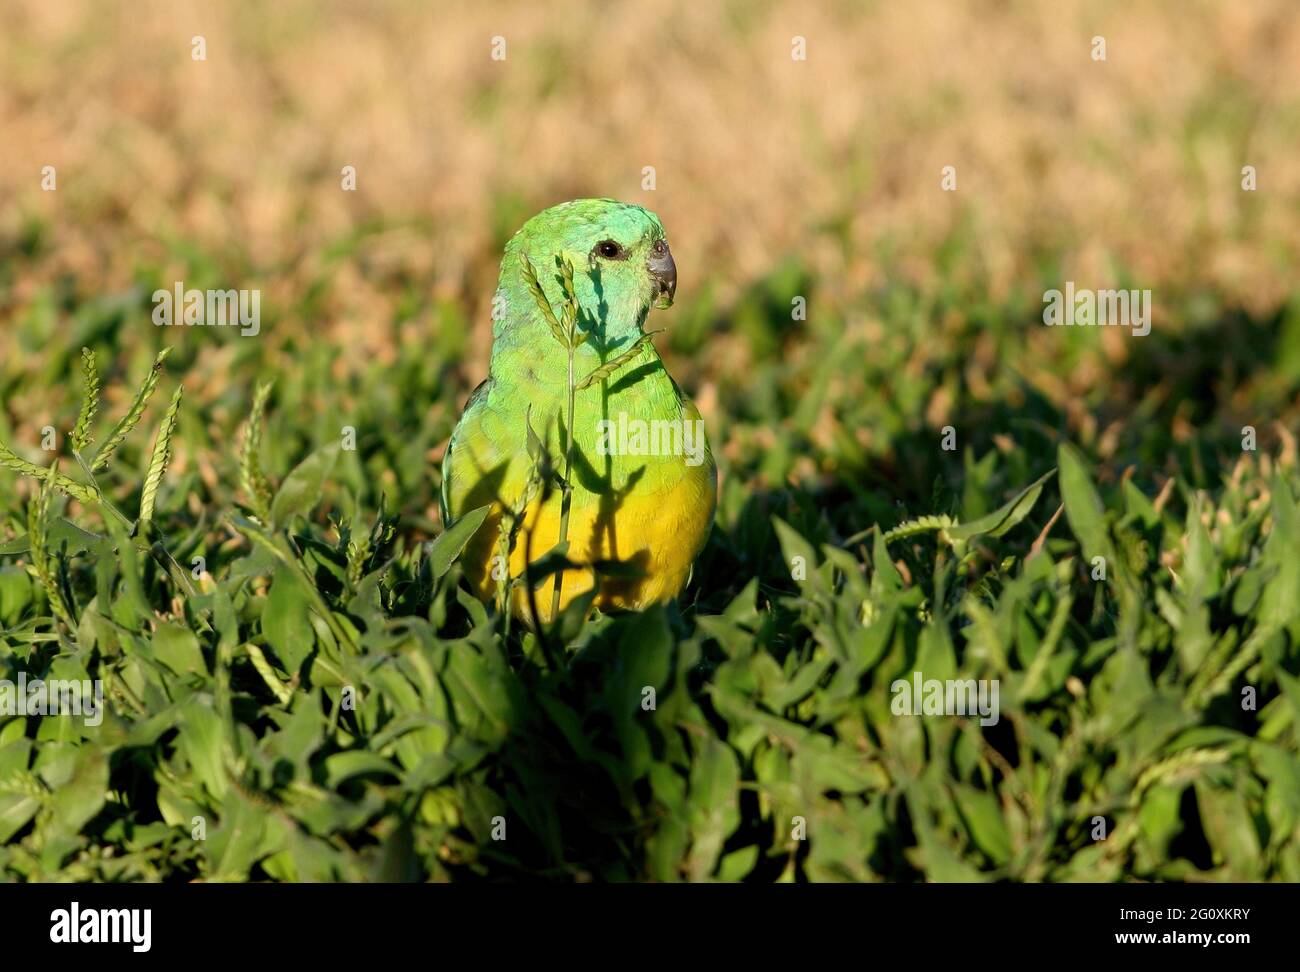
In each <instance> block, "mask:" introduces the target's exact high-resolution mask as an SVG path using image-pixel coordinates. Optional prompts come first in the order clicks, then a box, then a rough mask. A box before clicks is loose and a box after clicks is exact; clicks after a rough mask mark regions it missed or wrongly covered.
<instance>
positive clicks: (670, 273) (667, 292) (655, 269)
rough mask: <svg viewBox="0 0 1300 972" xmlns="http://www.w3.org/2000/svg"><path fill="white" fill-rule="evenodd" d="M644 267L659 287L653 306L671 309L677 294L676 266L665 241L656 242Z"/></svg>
mask: <svg viewBox="0 0 1300 972" xmlns="http://www.w3.org/2000/svg"><path fill="white" fill-rule="evenodd" d="M645 265H646V269H647V270H649V271H650V275H651V276H652V277H654V278H655V283H656V284H658V287H659V290H658V294H657V295H656V298H655V306H656V307H658V308H660V309H663V308H667V307H672V306H673V297H674V296H676V294H677V264H676V263H674V262H673V255H672V253H671V252H670V251H669V249H668V241H667V240H658V241H656V243H655V245H654V248H653V249H652V250H651V251H650V257H649V258H648V259H647V260H646V264H645Z"/></svg>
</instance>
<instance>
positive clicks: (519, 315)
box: [490, 273, 650, 395]
mask: <svg viewBox="0 0 1300 972" xmlns="http://www.w3.org/2000/svg"><path fill="white" fill-rule="evenodd" d="M548 283H549V281H543V282H542V287H543V290H544V292H545V293H546V296H547V298H548V299H549V300H550V303H551V307H552V308H554V312H555V316H556V318H557V319H560V310H561V308H562V307H563V293H562V292H561V291H560V289H559V287H558V285H554V284H551V285H550V286H548ZM574 284H575V288H576V289H577V292H578V306H579V307H580V308H581V314H580V316H579V320H578V327H579V330H580V331H583V332H586V333H587V334H588V335H589V337H588V338H587V340H586V341H585V342H584V343H583V344H582V345H580V346H579V347H578V349H577V350H576V352H575V353H574V365H573V368H574V380H575V381H580V380H581V379H582V378H583V377H584V376H585V375H587V374H588V373H589V372H591V371H593V370H594V369H596V368H599V367H600V366H601V365H602V364H603V363H605V362H606V361H610V360H612V359H614V358H616V357H617V356H618V355H620V354H622V353H623V352H624V351H626V350H628V349H629V348H630V347H631V346H632V345H633V344H634V343H635V342H636V341H637V340H638V339H639V338H640V337H641V335H642V334H643V333H644V332H643V330H642V325H643V324H644V323H645V319H646V315H647V314H648V313H649V310H650V308H649V306H648V305H644V304H641V303H640V302H639V301H637V300H618V299H610V298H609V296H608V295H605V294H602V295H600V297H599V298H598V297H597V295H596V293H595V292H594V290H593V288H592V286H591V284H590V281H589V280H587V279H586V278H585V277H581V276H580V277H576V278H575V280H574ZM552 287H553V288H554V289H555V291H556V292H555V293H552V292H551V290H552ZM490 370H491V372H492V374H494V375H496V374H512V375H522V376H524V377H526V378H527V379H529V380H530V382H534V383H535V384H536V386H538V391H539V393H541V394H543V395H545V394H546V393H547V390H549V389H554V390H555V392H556V393H557V394H561V395H567V393H568V377H569V356H568V353H567V351H566V350H565V347H564V345H563V344H561V342H560V340H559V339H558V338H557V337H556V336H555V335H554V334H553V333H552V331H551V328H550V326H549V325H548V323H547V321H546V318H545V316H544V315H543V313H542V310H541V308H540V307H538V306H537V301H536V298H534V296H533V294H532V292H531V291H530V290H529V288H528V285H527V284H526V283H525V282H524V280H523V274H522V273H518V274H512V275H510V276H509V277H507V275H506V274H502V278H501V282H500V284H499V286H498V288H497V294H496V297H495V299H494V300H493V324H492V358H491V364H490Z"/></svg>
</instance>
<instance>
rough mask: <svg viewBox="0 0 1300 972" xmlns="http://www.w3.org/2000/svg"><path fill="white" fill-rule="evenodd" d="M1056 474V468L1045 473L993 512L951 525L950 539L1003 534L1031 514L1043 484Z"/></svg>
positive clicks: (949, 530) (948, 532) (948, 531)
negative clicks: (976, 518)
mask: <svg viewBox="0 0 1300 972" xmlns="http://www.w3.org/2000/svg"><path fill="white" fill-rule="evenodd" d="M1054 475H1056V470H1055V469H1053V470H1051V471H1050V472H1046V473H1044V474H1043V475H1041V476H1039V477H1038V479H1036V480H1035V481H1034V482H1032V483H1030V484H1029V485H1028V486H1026V487H1025V488H1024V489H1022V490H1021V491H1020V492H1019V493H1017V494H1016V496H1015V498H1014V499H1012V500H1011V501H1010V502H1009V503H1005V504H1003V505H1002V506H1001V507H1000V508H999V509H997V510H996V511H994V512H993V513H989V514H988V515H987V516H981V517H980V518H979V519H978V520H972V521H971V522H969V523H962V524H959V525H958V526H955V527H951V528H949V529H948V530H946V531H945V532H946V533H947V535H948V537H949V539H952V540H969V539H970V538H971V537H978V536H981V535H984V534H987V535H988V536H990V537H1000V536H1002V535H1003V534H1004V533H1006V532H1007V531H1008V530H1010V529H1011V528H1012V527H1014V526H1015V525H1016V524H1017V523H1019V522H1020V521H1021V520H1023V519H1024V518H1025V517H1027V516H1028V515H1029V514H1030V512H1031V511H1032V510H1033V508H1034V504H1035V503H1037V502H1038V497H1039V494H1040V493H1042V491H1043V484H1044V483H1045V482H1047V481H1048V480H1049V479H1051V478H1052V476H1054Z"/></svg>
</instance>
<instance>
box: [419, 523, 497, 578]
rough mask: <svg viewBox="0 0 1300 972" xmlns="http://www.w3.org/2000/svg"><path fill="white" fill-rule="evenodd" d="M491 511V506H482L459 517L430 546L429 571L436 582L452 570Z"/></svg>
mask: <svg viewBox="0 0 1300 972" xmlns="http://www.w3.org/2000/svg"><path fill="white" fill-rule="evenodd" d="M490 509H491V506H480V507H479V508H478V509H476V510H470V511H469V512H468V513H466V514H464V515H463V516H459V517H457V518H456V520H455V521H454V522H453V523H452V524H451V525H450V526H449V527H447V529H445V530H443V532H442V535H441V536H439V537H438V538H437V539H436V540H434V541H433V542H432V543H431V544H429V569H430V571H431V572H432V574H433V579H434V580H438V579H439V578H441V577H442V576H443V575H444V574H446V573H447V571H449V570H451V565H452V564H454V563H455V562H456V558H457V557H459V556H460V555H461V552H462V551H463V550H464V549H465V545H466V544H468V543H469V541H470V539H471V538H472V537H473V536H474V534H475V533H477V532H478V528H479V527H480V526H482V525H483V521H484V520H485V519H486V518H487V515H488V511H489V510H490Z"/></svg>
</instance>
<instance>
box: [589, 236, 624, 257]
mask: <svg viewBox="0 0 1300 972" xmlns="http://www.w3.org/2000/svg"><path fill="white" fill-rule="evenodd" d="M593 252H595V253H598V254H599V255H600V256H603V257H604V258H605V259H606V260H621V259H623V258H624V257H625V256H627V254H626V253H624V252H623V248H622V247H621V246H619V245H618V244H617V243H615V242H614V241H613V240H601V241H600V242H599V243H597V244H596V247H595V250H594V251H593Z"/></svg>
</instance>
